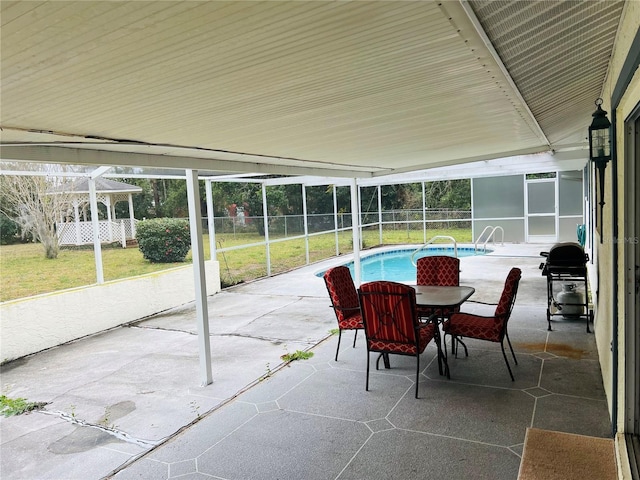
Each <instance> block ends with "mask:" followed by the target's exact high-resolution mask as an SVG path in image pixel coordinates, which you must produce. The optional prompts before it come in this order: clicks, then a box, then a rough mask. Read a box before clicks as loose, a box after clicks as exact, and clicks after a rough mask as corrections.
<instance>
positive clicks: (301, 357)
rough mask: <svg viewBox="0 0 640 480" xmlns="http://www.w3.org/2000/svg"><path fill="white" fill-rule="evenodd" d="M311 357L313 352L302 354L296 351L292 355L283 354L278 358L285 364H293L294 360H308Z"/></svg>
mask: <svg viewBox="0 0 640 480" xmlns="http://www.w3.org/2000/svg"><path fill="white" fill-rule="evenodd" d="M311 357H313V352H303V351H302V350H296V351H295V352H293V353H285V354H284V355H281V356H280V358H281V359H282V360H284V361H285V362H293V361H295V360H309V359H310V358H311Z"/></svg>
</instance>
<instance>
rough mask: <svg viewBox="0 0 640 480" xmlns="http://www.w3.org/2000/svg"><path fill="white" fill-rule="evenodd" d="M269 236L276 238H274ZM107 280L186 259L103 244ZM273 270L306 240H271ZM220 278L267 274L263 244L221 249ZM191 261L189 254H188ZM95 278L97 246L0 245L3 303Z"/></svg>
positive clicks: (298, 261)
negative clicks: (52, 249)
mask: <svg viewBox="0 0 640 480" xmlns="http://www.w3.org/2000/svg"><path fill="white" fill-rule="evenodd" d="M434 235H450V236H453V237H454V238H456V240H457V241H458V242H459V243H471V230H464V229H460V230H430V231H429V235H428V236H429V238H431V237H433V236H434ZM216 239H217V241H218V248H227V247H232V246H236V245H245V244H251V243H257V242H260V241H262V240H263V238H262V237H260V236H259V235H257V234H245V233H243V234H236V235H233V234H222V235H217V236H216ZM271 240H275V239H274V238H271ZM363 240H364V244H365V248H369V247H373V246H376V245H378V244H379V243H380V241H379V232H378V230H377V229H375V230H371V231H365V232H364V233H363ZM422 241H423V234H422V231H421V230H415V231H414V230H409V231H407V230H385V231H384V235H383V243H384V244H387V245H391V244H402V243H416V244H422ZM339 245H340V247H339V248H340V253H341V254H345V253H349V252H351V251H352V246H351V232H341V233H340V234H339ZM204 250H205V252H204V253H205V259H208V258H209V256H210V254H209V238H208V235H205V236H204ZM335 253H336V248H335V235H334V234H333V233H330V234H323V235H317V236H312V237H310V238H309V260H310V261H311V262H316V261H319V260H323V259H326V258H329V257H331V256H334V255H335ZM102 256H103V271H104V279H105V280H106V281H109V280H117V279H120V278H127V277H133V276H137V275H142V274H145V273H152V272H157V271H160V270H166V269H168V268H173V267H175V266H179V265H184V263H170V264H166V263H156V264H154V263H151V262H149V261H147V260H145V259H144V258H143V257H142V253H141V252H140V250H138V248H135V247H133V248H126V249H123V248H105V249H103V250H102ZM270 256H271V273H272V274H275V273H280V272H284V271H287V270H290V269H292V268H296V267H299V266H302V265H305V263H306V258H305V241H304V239H296V240H286V241H281V242H276V243H272V244H271V248H270ZM218 260H219V262H220V277H221V280H222V282H223V285H229V284H234V283H238V282H241V281H249V280H253V279H255V278H260V277H263V276H265V275H266V274H267V267H266V250H265V247H264V246H263V245H260V246H254V247H248V248H243V249H239V250H231V251H227V252H220V253H219V254H218ZM186 261H187V263H190V262H191V253H189V255H188V256H187V259H186ZM95 282H96V270H95V260H94V255H93V249H89V250H61V251H60V255H59V256H58V258H57V259H55V260H47V259H46V258H44V255H43V252H42V248H41V246H40V245H38V244H33V243H28V244H17V245H2V246H0V301H2V302H5V301H7V300H13V299H17V298H23V297H29V296H32V295H38V294H41V293H48V292H54V291H57V290H63V289H67V288H73V287H81V286H85V285H91V284H94V283H95Z"/></svg>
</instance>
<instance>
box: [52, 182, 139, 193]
mask: <svg viewBox="0 0 640 480" xmlns="http://www.w3.org/2000/svg"><path fill="white" fill-rule="evenodd" d="M64 189H65V190H66V191H68V192H69V191H71V192H73V193H86V194H89V179H88V178H80V179H78V180H75V181H73V182H72V183H70V184H69V185H65V187H64ZM96 192H100V193H141V192H142V187H138V186H136V185H131V184H128V183H123V182H116V181H115V180H108V179H106V178H96Z"/></svg>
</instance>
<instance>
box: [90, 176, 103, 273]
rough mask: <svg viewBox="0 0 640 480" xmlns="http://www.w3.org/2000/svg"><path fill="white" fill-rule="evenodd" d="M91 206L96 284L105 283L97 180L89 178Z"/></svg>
mask: <svg viewBox="0 0 640 480" xmlns="http://www.w3.org/2000/svg"><path fill="white" fill-rule="evenodd" d="M89 204H90V206H91V227H92V229H93V255H94V259H95V262H96V282H97V283H98V284H99V285H100V284H103V283H104V272H103V271H102V245H101V244H100V223H99V219H98V195H97V194H96V180H95V178H93V177H90V178H89Z"/></svg>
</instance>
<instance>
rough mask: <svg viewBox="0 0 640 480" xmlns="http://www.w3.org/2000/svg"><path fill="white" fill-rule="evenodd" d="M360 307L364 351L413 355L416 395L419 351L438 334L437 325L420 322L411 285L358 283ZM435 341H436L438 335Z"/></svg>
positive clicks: (384, 282) (386, 282)
mask: <svg viewBox="0 0 640 480" xmlns="http://www.w3.org/2000/svg"><path fill="white" fill-rule="evenodd" d="M359 296H360V308H361V309H362V317H363V320H364V331H365V335H366V337H367V354H369V353H370V352H380V353H382V354H384V355H387V354H390V353H393V354H399V355H411V356H415V357H416V362H417V373H416V398H417V397H418V382H419V369H420V354H421V353H422V352H424V350H425V348H426V346H427V344H428V343H429V342H430V341H431V340H432V339H434V338H436V336H437V335H438V332H437V329H436V326H435V325H434V324H433V323H431V322H429V323H422V322H420V321H419V319H418V313H417V310H416V293H415V290H414V289H413V288H411V287H410V286H408V285H404V284H401V283H396V282H388V281H377V282H369V283H365V284H363V285H361V287H360V290H359ZM437 338H438V341H439V337H437ZM368 389H369V355H367V390H368Z"/></svg>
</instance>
